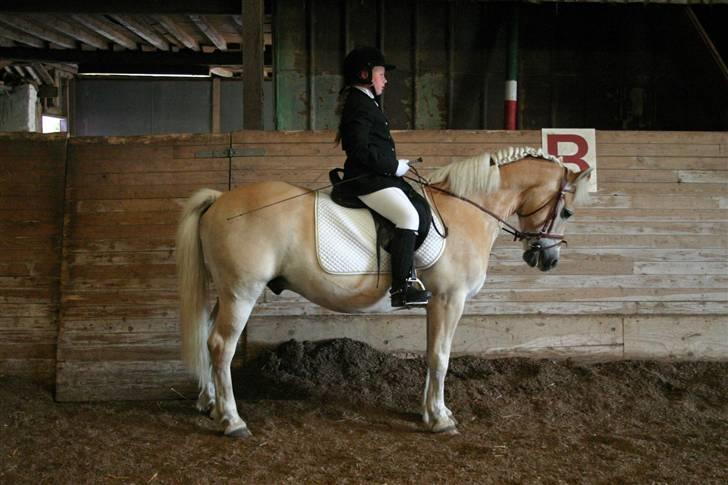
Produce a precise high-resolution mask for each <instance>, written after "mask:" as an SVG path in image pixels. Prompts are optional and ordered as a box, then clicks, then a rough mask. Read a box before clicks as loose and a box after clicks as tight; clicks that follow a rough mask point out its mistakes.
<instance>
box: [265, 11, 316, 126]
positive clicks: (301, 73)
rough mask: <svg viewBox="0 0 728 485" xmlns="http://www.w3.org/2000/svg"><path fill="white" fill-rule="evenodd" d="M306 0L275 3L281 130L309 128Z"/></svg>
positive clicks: (276, 107)
mask: <svg viewBox="0 0 728 485" xmlns="http://www.w3.org/2000/svg"><path fill="white" fill-rule="evenodd" d="M307 3H308V2H306V1H305V0H278V2H277V3H276V13H275V16H274V18H275V28H274V32H275V35H276V46H277V47H276V49H275V53H276V69H275V81H276V101H275V113H276V119H275V125H276V129H278V130H305V129H307V128H308V117H309V99H308V85H307V72H308V71H307V66H308V52H307V48H306V36H307V31H306V28H305V26H306V5H307Z"/></svg>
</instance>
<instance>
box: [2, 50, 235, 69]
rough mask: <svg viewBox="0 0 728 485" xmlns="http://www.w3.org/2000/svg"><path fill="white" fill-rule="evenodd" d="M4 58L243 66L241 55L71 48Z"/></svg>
mask: <svg viewBox="0 0 728 485" xmlns="http://www.w3.org/2000/svg"><path fill="white" fill-rule="evenodd" d="M0 59H12V60H22V61H26V62H43V63H45V64H48V63H70V64H83V63H93V64H137V65H138V64H144V65H151V64H159V65H163V66H182V65H201V66H239V65H240V62H241V59H240V53H239V52H231V51H227V52H213V53H210V54H206V53H204V52H192V51H187V50H185V51H179V52H159V51H157V52H141V51H120V52H119V51H101V50H99V51H83V50H78V49H76V50H71V49H33V48H31V47H2V48H0Z"/></svg>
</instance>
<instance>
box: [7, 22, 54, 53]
mask: <svg viewBox="0 0 728 485" xmlns="http://www.w3.org/2000/svg"><path fill="white" fill-rule="evenodd" d="M0 36H2V37H6V38H8V39H10V40H14V41H15V42H20V43H21V44H25V45H29V46H31V47H38V48H43V47H45V42H43V41H42V40H40V39H38V38H37V37H33V36H32V35H28V34H26V33H24V32H18V31H17V30H13V29H9V28H6V27H5V26H4V25H0Z"/></svg>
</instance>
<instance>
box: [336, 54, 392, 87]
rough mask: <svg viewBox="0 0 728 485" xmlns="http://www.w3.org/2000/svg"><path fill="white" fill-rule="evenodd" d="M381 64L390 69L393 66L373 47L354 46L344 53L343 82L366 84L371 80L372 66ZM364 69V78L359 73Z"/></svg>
mask: <svg viewBox="0 0 728 485" xmlns="http://www.w3.org/2000/svg"><path fill="white" fill-rule="evenodd" d="M374 66H383V67H384V68H385V69H386V70H388V71H391V70H392V69H394V68H395V66H393V65H392V64H387V63H386V62H385V61H384V56H383V55H382V53H381V52H380V51H379V49H377V48H375V47H356V48H354V49H353V50H352V51H351V52H349V53H348V54H347V55H346V58H345V59H344V84H346V85H347V86H351V85H353V84H367V83H371V82H372V68H373V67H374ZM362 71H365V72H366V73H367V77H366V78H361V77H360V76H359V73H361V72H362Z"/></svg>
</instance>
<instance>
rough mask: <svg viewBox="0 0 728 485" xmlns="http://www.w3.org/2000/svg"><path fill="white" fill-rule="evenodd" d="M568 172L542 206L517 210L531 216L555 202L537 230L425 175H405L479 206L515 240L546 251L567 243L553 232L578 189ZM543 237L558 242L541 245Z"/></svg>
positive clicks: (565, 169) (426, 185)
mask: <svg viewBox="0 0 728 485" xmlns="http://www.w3.org/2000/svg"><path fill="white" fill-rule="evenodd" d="M415 173H416V172H415ZM567 174H568V169H567V168H566V167H564V175H563V177H562V179H561V184H560V187H559V190H558V191H557V192H556V193H555V194H554V195H553V197H550V198H548V199H546V201H545V202H544V203H543V204H541V205H540V206H538V208H537V209H535V210H533V211H531V212H529V213H527V214H519V213H518V212H516V214H517V215H518V217H521V218H523V217H530V216H532V215H534V214H536V213H538V212H540V211H542V210H543V209H545V208H546V207H548V206H549V205H551V204H553V207H552V208H551V211H550V212H549V214H548V216H547V217H546V219H545V220H544V222H543V223H541V224H540V226H541V228H540V229H539V230H538V231H537V232H534V231H521V230H520V229H518V228H517V227H515V226H513V225H512V224H510V223H508V222H507V221H506V220H505V219H503V218H502V217H501V216H499V215H498V214H496V213H495V212H493V211H491V210H490V209H488V208H486V207H483V206H482V205H480V204H478V203H477V202H473V201H472V200H470V199H468V198H466V197H463V196H461V195H458V194H456V193H454V192H451V191H449V190H447V189H443V188H442V187H438V186H436V185H432V184H431V183H429V182H427V181H425V180H424V179H423V177H421V176H419V174H417V175H418V177H419V179H420V180H417V179H415V178H412V177H408V176H405V178H407V179H410V180H412V181H414V182H417V183H420V184H422V185H424V186H425V187H427V188H429V189H430V190H435V191H437V192H441V193H443V194H446V195H449V196H451V197H454V198H456V199H460V200H462V201H463V202H466V203H468V204H470V205H472V206H473V207H476V208H478V209H479V210H480V211H482V212H484V213H486V214H488V215H489V216H491V217H492V218H493V219H495V220H496V221H498V222H499V223H500V225H501V228H502V229H503V230H504V231H505V232H507V233H508V234H510V235H512V236H513V240H514V241H529V242H530V245H531V249H532V250H538V251H545V250H547V249H551V248H553V247H556V246H560V245H562V244H567V243H566V240H565V239H564V236H563V235H561V234H555V233H552V232H551V231H552V230H553V228H554V225H555V224H556V219H557V218H558V217H559V213H560V212H561V211H562V210H563V208H564V205H565V202H566V194H568V193H574V192H575V191H576V189H575V187H574V186H573V185H572V184H570V183H569V182H568V180H567ZM441 219H442V218H441ZM445 231H446V234H447V227H446V228H445ZM445 237H447V236H446V235H445ZM541 239H553V240H555V241H556V242H555V243H554V244H551V245H550V246H545V247H544V246H541V244H540V243H539V242H538V241H539V240H541ZM531 241H533V242H531Z"/></svg>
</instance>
